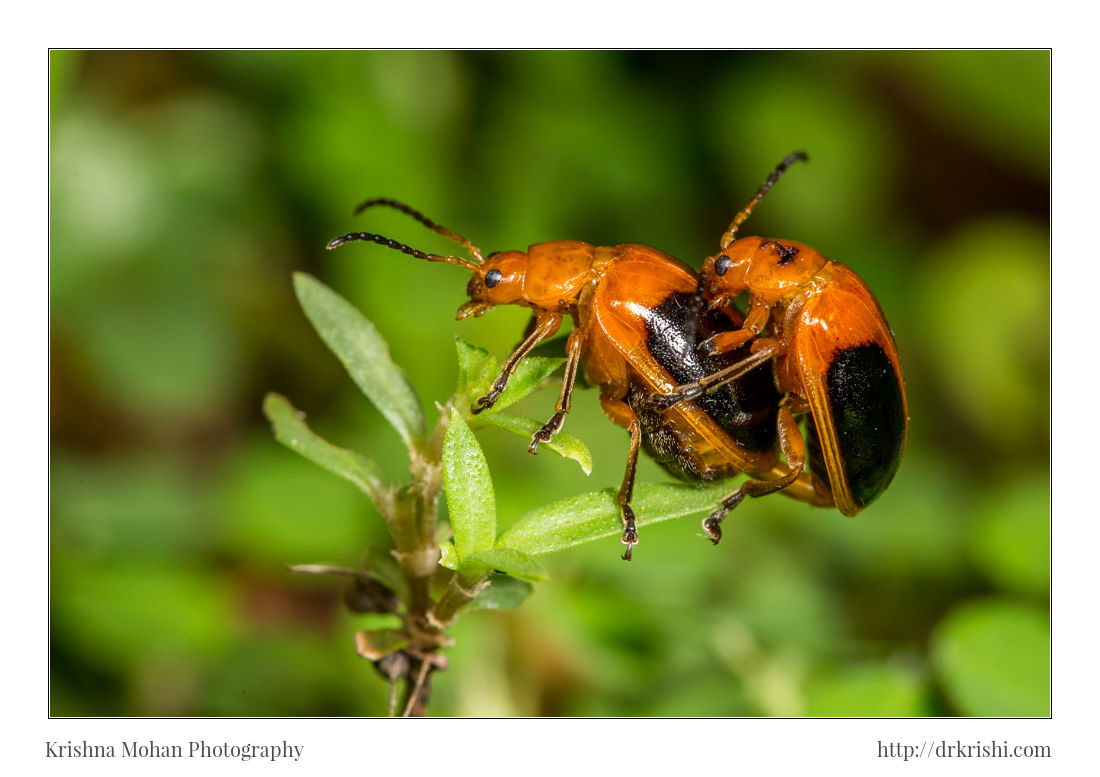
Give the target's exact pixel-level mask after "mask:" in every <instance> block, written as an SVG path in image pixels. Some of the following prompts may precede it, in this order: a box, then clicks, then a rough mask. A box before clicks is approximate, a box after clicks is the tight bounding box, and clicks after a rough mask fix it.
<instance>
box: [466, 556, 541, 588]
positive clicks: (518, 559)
mask: <svg viewBox="0 0 1100 777" xmlns="http://www.w3.org/2000/svg"><path fill="white" fill-rule="evenodd" d="M472 559H473V560H475V561H479V562H481V563H482V564H485V565H486V566H488V567H490V568H492V569H494V570H496V571H497V572H504V573H505V574H509V575H511V576H512V577H518V578H519V579H521V580H533V581H535V582H540V581H542V580H548V579H549V577H550V576H549V575H547V574H546V570H545V569H543V567H542V564H540V563H539V562H538V561H536V560H535V559H534V558H532V557H531V556H530V555H528V554H527V553H523V552H522V551H518V550H515V549H514V548H492V549H490V550H483V551H481V552H480V553H475V554H474V555H473V556H472Z"/></svg>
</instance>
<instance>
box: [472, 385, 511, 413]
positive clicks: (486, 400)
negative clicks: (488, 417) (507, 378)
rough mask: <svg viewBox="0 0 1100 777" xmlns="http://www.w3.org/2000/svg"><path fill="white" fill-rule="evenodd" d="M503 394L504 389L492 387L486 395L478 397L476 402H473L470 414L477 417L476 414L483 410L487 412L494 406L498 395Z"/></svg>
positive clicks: (498, 397)
mask: <svg viewBox="0 0 1100 777" xmlns="http://www.w3.org/2000/svg"><path fill="white" fill-rule="evenodd" d="M503 393H504V388H503V387H501V388H497V387H496V386H493V388H492V389H491V390H490V391H489V393H488V394H486V395H485V396H483V397H478V400H477V402H475V403H474V404H473V405H471V406H470V412H471V413H473V414H474V415H477V414H478V413H480V412H482V411H483V410H488V409H489V408H491V407H492V406H493V405H495V404H496V401H497V400H498V399H500V395H501V394H503Z"/></svg>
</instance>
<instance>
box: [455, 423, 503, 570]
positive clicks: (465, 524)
mask: <svg viewBox="0 0 1100 777" xmlns="http://www.w3.org/2000/svg"><path fill="white" fill-rule="evenodd" d="M443 490H444V492H445V493H446V494H447V509H448V511H449V512H450V517H451V531H452V532H453V533H454V542H455V552H456V553H457V554H458V558H459V560H460V561H462V560H465V559H466V558H468V557H469V556H472V555H473V554H475V553H478V552H479V551H482V550H488V549H489V548H491V547H493V540H494V538H495V537H496V526H497V515H496V501H495V498H494V496H493V481H492V479H491V478H490V477H489V465H488V464H487V463H486V462H485V454H484V453H482V451H481V446H480V445H478V442H477V438H475V437H474V434H473V432H471V431H470V427H469V426H467V425H466V422H465V421H464V420H463V419H462V414H461V413H458V412H452V413H451V422H450V424H449V425H448V426H447V434H446V436H445V437H444V438H443Z"/></svg>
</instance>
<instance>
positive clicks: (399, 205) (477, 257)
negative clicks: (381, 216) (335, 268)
mask: <svg viewBox="0 0 1100 777" xmlns="http://www.w3.org/2000/svg"><path fill="white" fill-rule="evenodd" d="M376 205H383V206H385V207H387V208H393V209H394V210H399V211H401V212H402V213H404V214H405V215H406V216H412V217H413V218H414V219H416V220H417V221H419V222H420V223H421V224H423V225H424V226H426V227H427V228H428V229H430V230H432V231H433V232H436V233H438V234H440V235H443V237H446V238H449V239H451V240H453V241H455V242H456V243H459V244H461V245H462V246H465V248H466V250H467V251H469V252H470V256H472V257H473V258H474V261H475V262H477V263H478V264H481V263H482V262H484V261H485V259H484V258H483V257H482V255H481V249H480V248H478V247H477V246H476V245H474V244H473V243H472V242H470V241H469V240H467V239H466V238H464V237H463V236H462V235H460V234H458V233H457V232H452V231H451V230H449V229H447V228H446V227H443V226H440V225H439V224H436V223H435V222H434V221H432V220H431V219H430V218H428V217H427V216H425V215H424V214H423V213H421V212H420V211H418V210H416V209H415V208H411V207H409V206H408V205H406V204H405V203H403V202H398V201H397V200H391V199H389V198H388V197H375V198H374V199H371V200H367V201H366V202H361V203H359V206H358V207H356V209H355V215H357V216H358V215H359V214H360V213H362V212H363V211H365V210H366V209H367V208H373V207H375V206H376Z"/></svg>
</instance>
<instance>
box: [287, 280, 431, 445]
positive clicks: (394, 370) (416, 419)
mask: <svg viewBox="0 0 1100 777" xmlns="http://www.w3.org/2000/svg"><path fill="white" fill-rule="evenodd" d="M294 290H295V292H297V294H298V300H299V301H300V302H301V303H302V309H303V310H304V311H305V312H306V315H307V316H308V317H309V320H310V321H311V322H313V326H314V328H315V329H316V330H317V333H318V334H319V335H321V339H323V340H324V341H325V343H326V344H327V345H328V347H329V348H330V349H331V350H332V352H333V353H335V354H336V355H337V356H338V357H339V359H340V361H341V362H342V363H343V365H344V368H345V369H347V371H348V375H350V376H351V378H352V380H354V381H355V385H357V386H358V387H359V388H360V390H361V391H362V392H363V393H364V394H366V395H367V397H368V398H369V399H370V400H371V402H373V403H374V406H375V407H377V408H378V409H379V411H381V413H382V415H384V416H385V417H386V420H387V421H389V422H390V424H391V425H392V426H393V428H394V429H396V430H397V432H398V433H399V434H400V435H401V439H402V440H404V442H405V446H406V447H407V448H409V449H410V450H411V449H413V448H414V447H415V446H416V444H417V443H418V442H420V440H422V439H423V437H424V414H423V412H422V411H421V409H420V400H419V399H418V398H417V396H416V392H415V391H414V390H413V388H412V386H410V385H409V382H408V381H407V380H406V379H405V376H404V373H402V372H401V371H400V369H398V367H397V365H395V364H394V363H393V360H392V359H391V358H390V351H389V346H387V345H386V342H385V341H384V340H383V339H382V336H381V335H379V334H378V330H377V329H375V328H374V324H372V323H371V322H370V321H367V319H365V318H364V317H363V315H362V314H361V313H359V311H358V310H356V309H355V308H354V307H352V306H351V305H350V304H348V303H347V301H345V300H344V299H343V298H341V297H339V296H338V295H336V294H335V293H334V292H333V291H332V290H331V289H329V288H328V287H327V286H325V285H324V284H322V283H320V282H318V281H317V280H316V279H314V278H311V277H310V276H308V275H304V274H302V273H298V274H296V275H295V276H294Z"/></svg>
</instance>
